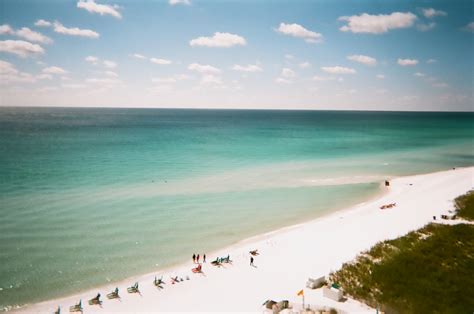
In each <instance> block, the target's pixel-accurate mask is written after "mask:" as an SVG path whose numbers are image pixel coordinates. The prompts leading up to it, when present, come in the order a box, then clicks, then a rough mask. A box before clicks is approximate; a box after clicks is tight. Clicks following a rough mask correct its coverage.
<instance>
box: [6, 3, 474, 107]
mask: <svg viewBox="0 0 474 314" xmlns="http://www.w3.org/2000/svg"><path fill="white" fill-rule="evenodd" d="M472 12H473V2H472V1H462V0H459V1H348V0H347V1H289V0H288V1H216V0H215V1H204V0H203V1H199V0H166V1H165V0H163V1H131V0H129V1H99V0H97V1H92V0H80V1H59V0H56V1H25V0H17V1H13V0H11V1H5V0H3V1H0V105H1V106H38V105H39V106H105V107H176V108H281V109H283V108H284V109H334V110H337V109H356V110H448V111H450V110H468V111H472V109H473V99H474V97H473V70H474V68H473V57H472V56H473V55H474V54H473V43H474V17H473V14H472Z"/></svg>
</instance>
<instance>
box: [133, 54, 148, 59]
mask: <svg viewBox="0 0 474 314" xmlns="http://www.w3.org/2000/svg"><path fill="white" fill-rule="evenodd" d="M132 56H133V57H134V58H137V59H146V57H145V56H144V55H141V54H139V53H134V54H133V55H132Z"/></svg>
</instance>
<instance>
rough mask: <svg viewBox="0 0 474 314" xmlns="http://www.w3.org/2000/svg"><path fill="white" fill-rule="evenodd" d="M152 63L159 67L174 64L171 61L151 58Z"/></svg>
mask: <svg viewBox="0 0 474 314" xmlns="http://www.w3.org/2000/svg"><path fill="white" fill-rule="evenodd" d="M150 62H152V63H155V64H159V65H168V64H171V63H172V62H171V61H170V60H166V59H157V58H151V59H150Z"/></svg>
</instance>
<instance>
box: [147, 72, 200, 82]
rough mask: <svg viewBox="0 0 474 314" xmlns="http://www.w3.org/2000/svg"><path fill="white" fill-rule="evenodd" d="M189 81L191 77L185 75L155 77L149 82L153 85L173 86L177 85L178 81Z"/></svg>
mask: <svg viewBox="0 0 474 314" xmlns="http://www.w3.org/2000/svg"><path fill="white" fill-rule="evenodd" d="M189 79H191V76H189V75H186V74H176V75H173V76H170V77H155V78H152V79H151V81H152V82H153V83H159V84H174V83H177V82H178V81H184V80H189Z"/></svg>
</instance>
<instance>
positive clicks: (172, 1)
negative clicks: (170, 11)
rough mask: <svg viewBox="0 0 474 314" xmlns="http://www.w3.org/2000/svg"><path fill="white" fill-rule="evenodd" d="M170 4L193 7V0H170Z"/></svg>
mask: <svg viewBox="0 0 474 314" xmlns="http://www.w3.org/2000/svg"><path fill="white" fill-rule="evenodd" d="M168 3H169V4H170V5H177V4H185V5H191V0H169V1H168Z"/></svg>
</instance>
